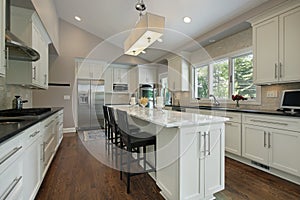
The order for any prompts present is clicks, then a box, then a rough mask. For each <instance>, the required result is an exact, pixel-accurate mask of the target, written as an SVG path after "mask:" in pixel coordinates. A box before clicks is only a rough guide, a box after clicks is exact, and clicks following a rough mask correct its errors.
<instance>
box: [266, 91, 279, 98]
mask: <svg viewBox="0 0 300 200" xmlns="http://www.w3.org/2000/svg"><path fill="white" fill-rule="evenodd" d="M267 97H268V98H277V97H278V95H277V91H276V90H271V91H267Z"/></svg>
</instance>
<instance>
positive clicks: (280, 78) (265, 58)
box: [252, 4, 300, 84]
mask: <svg viewBox="0 0 300 200" xmlns="http://www.w3.org/2000/svg"><path fill="white" fill-rule="evenodd" d="M297 6H298V7H297ZM297 6H293V7H294V8H293V9H291V10H285V11H284V12H281V13H280V12H278V13H277V14H276V15H275V16H274V15H272V17H271V18H266V19H263V20H262V19H260V20H259V21H258V22H253V23H252V25H253V54H254V73H255V80H254V82H255V83H256V84H272V83H286V82H299V81H300V67H299V66H300V60H299V54H298V52H300V45H297V44H300V37H299V35H300V26H299V20H300V4H299V5H297Z"/></svg>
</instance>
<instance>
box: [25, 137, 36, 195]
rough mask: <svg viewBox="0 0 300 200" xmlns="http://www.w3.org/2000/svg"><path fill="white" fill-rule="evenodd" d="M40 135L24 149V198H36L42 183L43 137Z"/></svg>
mask: <svg viewBox="0 0 300 200" xmlns="http://www.w3.org/2000/svg"><path fill="white" fill-rule="evenodd" d="M35 137H38V138H37V139H36V140H35V141H34V142H33V143H32V144H30V145H29V146H28V147H27V149H26V150H25V151H24V154H23V156H22V158H23V174H24V182H25V183H26V184H24V190H23V195H24V199H28V200H31V199H34V197H35V195H36V193H37V192H38V189H39V183H40V178H41V177H40V164H41V163H40V161H41V159H40V158H41V155H40V153H41V148H40V147H41V137H40V135H36V136H35Z"/></svg>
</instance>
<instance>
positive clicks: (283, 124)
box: [250, 119, 288, 126]
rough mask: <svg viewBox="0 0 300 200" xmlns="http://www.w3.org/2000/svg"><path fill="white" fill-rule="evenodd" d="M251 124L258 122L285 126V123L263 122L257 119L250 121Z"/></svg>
mask: <svg viewBox="0 0 300 200" xmlns="http://www.w3.org/2000/svg"><path fill="white" fill-rule="evenodd" d="M250 121H252V122H260V123H268V124H275V125H282V126H287V125H288V124H287V123H280V122H269V121H263V120H257V119H251V120H250Z"/></svg>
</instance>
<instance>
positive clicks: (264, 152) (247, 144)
mask: <svg viewBox="0 0 300 200" xmlns="http://www.w3.org/2000/svg"><path fill="white" fill-rule="evenodd" d="M242 148H243V150H242V156H244V157H246V158H248V159H250V160H253V161H256V162H259V163H262V164H265V165H268V164H269V149H268V147H267V131H266V130H265V129H264V128H262V127H258V126H254V125H249V124H243V130H242Z"/></svg>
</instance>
